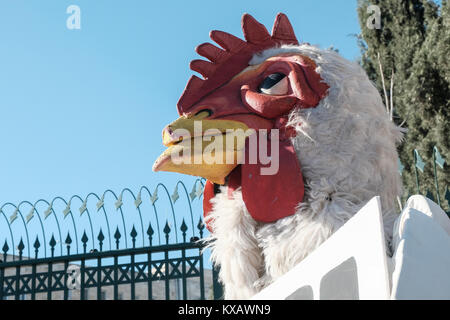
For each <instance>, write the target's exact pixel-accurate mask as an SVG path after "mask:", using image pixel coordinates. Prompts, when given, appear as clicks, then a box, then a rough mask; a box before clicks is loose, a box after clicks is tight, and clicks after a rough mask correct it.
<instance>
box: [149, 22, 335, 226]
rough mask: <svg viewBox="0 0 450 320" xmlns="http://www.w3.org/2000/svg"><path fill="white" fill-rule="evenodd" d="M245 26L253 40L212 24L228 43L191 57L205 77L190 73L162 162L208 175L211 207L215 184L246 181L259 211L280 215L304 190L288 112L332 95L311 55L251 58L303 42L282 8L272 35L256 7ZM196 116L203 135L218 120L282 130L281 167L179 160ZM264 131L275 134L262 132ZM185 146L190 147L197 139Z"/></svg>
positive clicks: (257, 214)
mask: <svg viewBox="0 0 450 320" xmlns="http://www.w3.org/2000/svg"><path fill="white" fill-rule="evenodd" d="M242 28H243V30H244V35H245V39H246V41H243V40H241V39H239V38H236V37H235V36H233V35H231V34H228V33H226V32H222V31H212V32H211V38H212V39H213V40H214V41H215V42H216V43H218V44H219V45H220V46H221V47H222V48H223V49H219V48H218V47H216V46H214V45H212V44H209V43H205V44H201V45H200V46H198V47H197V48H196V51H197V52H198V53H199V54H200V55H202V56H204V57H205V58H208V59H209V60H210V61H205V60H194V61H192V62H191V69H192V70H194V71H197V72H199V73H200V74H202V75H203V77H204V79H203V80H202V79H200V78H198V77H197V76H192V77H191V79H190V80H189V82H188V84H187V87H186V90H185V92H184V93H183V95H182V97H181V98H180V100H179V102H178V112H179V114H180V115H181V118H180V119H178V120H177V121H175V122H174V123H172V124H170V125H169V126H167V127H166V128H165V130H164V131H163V140H164V144H165V145H166V146H169V147H170V148H169V150H168V151H166V152H165V153H164V154H163V155H162V156H161V157H160V158H159V159H158V161H157V162H156V163H155V166H154V169H155V171H175V172H181V173H186V174H191V175H198V176H202V177H204V178H207V179H208V182H207V186H206V189H205V193H204V194H205V197H204V211H205V215H207V214H208V212H209V211H210V210H211V209H212V208H211V203H210V200H211V198H212V197H214V195H215V193H214V184H219V185H224V184H227V185H228V186H229V188H230V189H232V190H234V189H236V188H239V187H242V192H243V197H244V202H245V204H246V206H247V208H248V210H249V212H250V214H251V215H252V217H253V218H255V219H256V220H257V221H261V222H273V221H276V220H278V219H280V218H283V217H285V216H289V215H292V214H294V213H295V210H296V206H297V205H298V204H299V203H300V202H301V201H302V200H303V195H304V183H303V177H302V172H301V167H300V163H299V161H298V158H297V156H296V154H295V150H294V148H293V146H292V143H291V141H290V139H289V138H290V137H291V135H292V134H295V133H294V132H293V131H292V130H289V129H290V128H289V127H288V126H287V120H288V115H289V113H290V112H291V111H292V110H293V109H295V108H303V109H306V108H314V107H316V106H317V105H318V104H319V102H320V100H321V99H322V98H323V97H324V96H325V95H326V93H327V90H328V85H327V84H326V83H324V82H323V80H322V78H321V77H320V76H319V74H318V73H317V72H316V71H315V69H316V68H317V66H316V64H315V63H314V61H312V60H311V59H310V58H309V57H307V56H305V55H301V54H292V53H287V54H282V55H279V56H276V57H271V58H270V59H267V60H266V61H264V62H263V63H259V64H258V65H252V64H251V63H250V61H251V60H252V58H253V57H254V55H255V54H258V53H260V52H262V51H264V50H267V49H271V48H273V47H280V46H282V45H298V41H297V38H296V36H295V34H294V31H293V29H292V26H291V24H290V22H289V20H288V18H287V17H286V16H285V15H284V14H279V15H278V16H277V18H276V20H275V24H274V26H273V30H272V35H270V34H269V32H268V31H267V30H266V28H265V27H264V26H263V25H262V24H260V23H259V22H257V21H256V20H255V19H254V18H253V17H252V16H250V15H248V14H245V15H244V16H243V18H242ZM194 121H201V122H202V124H203V125H202V129H203V132H202V135H204V133H205V129H208V128H217V129H218V130H220V131H221V132H222V133H223V134H225V135H226V134H227V133H226V131H227V130H228V132H230V130H233V129H244V130H245V129H249V128H251V129H255V130H260V129H265V130H268V131H270V130H271V129H278V130H280V132H281V134H280V135H279V139H280V141H279V143H278V146H279V150H278V154H279V162H280V164H279V168H278V169H279V170H278V171H277V173H276V174H273V175H261V169H262V167H264V165H263V164H261V162H260V161H258V163H256V164H249V163H244V164H241V165H238V164H237V161H236V162H234V163H227V164H218V163H215V164H207V163H204V162H202V163H197V164H191V165H184V164H182V165H177V164H174V163H173V162H171V159H170V158H171V154H172V152H174V151H177V152H178V151H179V148H180V146H177V145H178V144H179V143H180V142H181V141H182V137H180V135H177V134H176V133H175V131H176V130H177V129H188V130H190V132H189V133H190V134H191V137H194V134H193V132H192V130H193V128H194V126H193V123H194ZM256 132H257V131H256ZM174 133H175V134H174ZM257 135H258V134H257ZM221 138H222V137H221ZM258 139H268V137H260V136H259V135H258ZM185 143H186V142H185ZM183 147H188V148H189V147H190V143H189V145H188V146H186V145H185V146H183ZM242 147H243V146H242ZM225 148H226V147H225V146H224V149H225ZM237 149H241V150H232V151H229V150H223V151H222V152H224V153H226V152H228V153H229V152H236V153H239V151H242V150H243V148H239V147H238V148H237ZM202 150H204V149H202ZM248 150H249V148H245V151H242V152H243V153H247V154H246V155H241V156H245V159H248V158H249V156H248ZM216 152H217V151H216ZM192 157H193V155H192ZM236 158H237V157H236ZM266 166H267V165H266ZM286 190H293V191H294V190H295V191H294V192H286Z"/></svg>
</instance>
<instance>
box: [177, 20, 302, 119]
mask: <svg viewBox="0 0 450 320" xmlns="http://www.w3.org/2000/svg"><path fill="white" fill-rule="evenodd" d="M242 30H243V31H244V37H245V40H246V41H244V40H241V39H239V38H237V37H235V36H233V35H231V34H229V33H226V32H223V31H211V33H210V37H211V39H212V40H213V41H214V42H216V43H217V44H218V45H219V46H220V47H222V48H223V49H221V48H218V47H216V46H214V45H212V44H210V43H203V44H201V45H199V46H198V47H197V48H196V51H197V53H198V54H199V55H201V56H203V57H205V58H207V59H208V60H210V61H205V60H193V61H192V62H191V64H190V68H191V69H192V70H193V71H196V72H198V73H200V74H201V75H202V76H203V77H204V79H200V78H199V77H197V76H192V77H191V78H190V79H189V82H188V84H187V85H186V89H185V90H184V92H183V94H182V96H181V98H180V100H179V101H178V112H179V113H180V114H183V113H188V112H189V109H190V108H191V107H192V106H193V105H194V104H195V103H196V102H198V101H199V100H200V99H202V98H203V97H204V96H206V95H207V94H209V93H210V92H212V91H213V90H215V89H217V88H219V87H220V86H222V85H224V84H225V83H227V82H228V81H230V80H231V79H232V78H233V77H234V76H235V75H236V74H238V73H239V72H241V71H242V70H243V69H245V68H246V67H247V66H248V63H249V61H250V59H251V58H252V57H253V55H254V54H255V53H258V52H261V51H263V50H266V49H270V48H273V47H276V46H280V45H283V44H294V45H298V40H297V38H296V37H295V34H294V30H293V28H292V25H291V23H290V22H289V19H288V18H287V16H286V15H284V14H282V13H279V14H278V15H277V17H276V19H275V23H274V26H273V29H272V35H270V34H269V32H268V31H267V29H266V28H265V27H264V25H262V24H261V23H259V22H258V21H256V20H255V18H253V17H252V16H251V15H249V14H247V13H246V14H244V15H243V16H242Z"/></svg>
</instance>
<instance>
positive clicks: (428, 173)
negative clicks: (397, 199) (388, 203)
mask: <svg viewBox="0 0 450 320" xmlns="http://www.w3.org/2000/svg"><path fill="white" fill-rule="evenodd" d="M369 5H376V6H378V7H379V8H380V9H381V27H380V28H379V29H372V28H369V27H368V26H367V20H368V19H370V18H371V16H372V12H370V11H369V12H368V10H367V9H368V6H369ZM358 15H359V20H360V25H361V31H362V32H361V35H360V36H359V45H360V48H361V53H362V57H361V64H362V66H363V67H364V69H365V70H366V71H367V73H368V75H369V77H370V78H371V79H372V80H373V81H374V83H375V84H376V86H377V87H378V89H379V91H380V93H381V95H382V96H383V97H385V91H384V88H383V85H382V76H381V72H380V65H381V66H382V68H383V74H384V78H385V88H386V95H387V96H388V99H387V100H388V101H389V100H390V99H391V96H392V99H393V105H394V116H393V120H394V121H395V122H396V123H397V124H398V125H402V126H403V127H404V128H406V129H407V130H408V131H407V133H406V136H405V141H404V142H403V143H402V144H401V145H400V147H399V154H400V159H401V161H402V163H403V165H404V167H405V169H404V171H403V180H404V186H405V195H407V194H417V186H416V175H415V172H416V170H415V158H414V150H415V149H416V150H418V152H419V154H420V156H421V157H422V159H423V161H424V162H425V164H426V165H425V168H424V173H422V172H420V170H418V178H419V185H420V193H422V194H424V195H425V194H426V193H427V191H430V192H431V193H432V194H433V197H434V199H436V198H437V192H436V188H435V178H434V166H433V152H434V151H433V148H434V146H437V148H438V150H439V152H440V154H441V155H442V156H443V158H445V160H446V161H448V162H450V139H449V136H450V119H449V108H450V68H449V62H448V57H449V55H450V5H449V3H448V0H443V1H440V4H438V3H436V2H435V1H431V0H358ZM392 75H393V77H392ZM391 78H392V79H393V92H391V83H390V82H391V81H390V80H391ZM385 100H386V99H385ZM386 103H387V104H388V105H389V103H388V102H386ZM437 176H438V184H439V193H440V199H441V204H442V206H443V207H444V208H445V209H447V210H448V209H449V208H448V206H447V203H446V201H445V199H444V197H445V190H446V187H447V186H449V187H450V166H449V165H448V163H446V165H445V166H444V169H441V168H440V167H439V166H438V167H437Z"/></svg>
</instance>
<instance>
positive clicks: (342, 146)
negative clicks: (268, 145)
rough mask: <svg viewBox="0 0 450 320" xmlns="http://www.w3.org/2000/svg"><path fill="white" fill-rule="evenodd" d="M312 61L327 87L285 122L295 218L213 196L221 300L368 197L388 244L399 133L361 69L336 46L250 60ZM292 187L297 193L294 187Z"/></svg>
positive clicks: (268, 278) (247, 291) (279, 267)
mask: <svg viewBox="0 0 450 320" xmlns="http://www.w3.org/2000/svg"><path fill="white" fill-rule="evenodd" d="M286 52H296V53H300V54H303V55H306V56H308V57H310V58H311V59H313V60H314V61H315V62H316V64H317V70H316V71H317V72H318V73H319V74H320V75H321V77H322V79H324V81H325V82H326V83H327V84H328V85H329V86H330V89H329V92H328V95H327V97H326V98H324V99H323V100H322V101H321V102H320V104H319V105H318V106H317V107H316V108H313V109H295V110H293V111H292V112H291V114H290V121H289V123H290V124H291V125H292V126H294V127H295V128H296V131H297V136H296V137H295V138H293V139H292V142H293V145H294V148H295V150H296V152H297V156H298V158H299V160H300V164H301V166H302V173H303V176H304V180H305V199H304V201H303V203H301V204H299V206H298V210H297V212H296V214H295V215H293V216H290V217H287V218H284V219H281V220H279V221H277V222H275V223H270V224H262V223H259V222H256V221H254V220H253V219H252V218H251V216H250V214H249V213H248V211H247V209H246V208H245V204H244V202H243V201H242V194H241V191H240V190H239V189H238V190H237V191H235V193H234V199H232V200H230V199H229V198H228V196H227V191H226V189H225V188H223V189H222V193H221V194H218V195H217V196H216V197H215V198H214V199H213V200H212V202H213V208H214V209H213V212H212V213H211V215H210V218H211V219H212V221H213V229H214V230H215V232H214V234H213V235H212V236H211V238H210V241H211V243H210V247H211V248H212V259H213V260H214V261H215V263H217V264H219V265H220V266H221V272H220V280H221V281H222V282H223V283H224V284H225V298H226V299H247V298H250V297H252V296H253V295H254V294H255V293H257V292H258V291H260V290H261V289H262V288H264V287H265V286H267V285H269V284H270V283H271V282H273V281H274V280H276V279H277V278H278V277H280V276H282V275H283V274H284V273H286V272H287V271H289V270H290V269H291V268H292V267H294V266H295V265H296V264H298V263H299V262H301V261H302V260H303V259H304V258H305V257H306V256H307V255H308V254H309V253H311V252H312V251H314V249H316V248H317V247H318V246H319V245H320V244H321V243H323V242H324V241H325V240H326V239H328V238H329V237H330V235H331V234H333V232H335V231H336V230H337V229H339V228H340V227H341V226H342V225H343V224H344V223H345V222H346V221H348V219H350V218H351V217H352V216H353V215H354V214H355V213H356V212H358V211H359V209H360V208H361V207H362V206H364V205H365V204H366V203H367V201H369V200H370V199H371V198H372V197H374V196H377V195H380V196H381V199H382V207H383V215H384V224H385V227H386V230H385V234H386V241H387V243H388V244H389V242H390V241H391V238H392V226H393V223H394V220H395V218H396V214H395V212H396V209H395V208H396V207H395V206H396V197H397V196H399V195H401V194H402V186H401V180H400V176H399V174H398V172H397V159H398V154H397V150H396V143H398V142H399V141H400V140H401V138H402V133H401V130H400V129H399V128H398V127H396V126H395V125H394V124H393V123H392V122H391V121H390V119H389V117H388V115H387V114H386V112H385V108H384V106H383V102H382V100H381V97H380V95H379V93H378V91H377V90H376V88H375V87H374V85H373V84H372V83H371V82H370V80H369V79H368V77H367V75H366V73H365V72H364V70H363V69H362V68H361V67H360V66H359V65H357V64H356V63H352V62H349V61H347V60H345V59H343V58H342V57H340V56H339V54H337V53H336V52H334V51H330V50H325V51H324V50H320V49H318V48H316V47H313V46H310V45H301V46H283V47H281V48H274V49H270V50H266V51H264V52H262V53H261V54H258V55H255V56H254V57H253V59H252V61H251V62H250V65H254V64H259V63H261V62H263V61H264V60H266V59H267V58H269V57H272V56H275V55H278V54H280V53H286ZM292 191H295V190H292Z"/></svg>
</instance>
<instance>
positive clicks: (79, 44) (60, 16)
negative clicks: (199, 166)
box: [0, 0, 359, 245]
mask: <svg viewBox="0 0 450 320" xmlns="http://www.w3.org/2000/svg"><path fill="white" fill-rule="evenodd" d="M72 4H75V5H78V6H79V7H80V9H81V30H69V29H67V27H66V19H67V18H68V16H69V15H68V14H67V13H66V8H67V7H68V6H69V5H72ZM245 12H248V13H250V14H252V15H253V16H254V17H255V18H256V19H258V20H259V21H261V22H262V23H264V24H265V25H266V27H267V28H268V29H269V30H270V29H271V28H272V23H273V20H274V18H275V15H276V14H277V13H278V12H284V13H286V14H287V15H288V17H289V18H290V20H291V22H292V24H293V26H294V29H295V31H296V34H297V36H298V38H299V39H300V40H302V41H306V42H310V43H311V44H318V45H320V46H321V47H323V48H328V47H329V46H331V45H333V46H334V47H335V48H338V49H339V51H340V53H341V54H342V55H343V56H344V57H346V58H348V59H350V60H355V59H357V57H358V55H359V49H358V47H357V45H356V40H355V39H354V38H353V37H351V36H350V34H353V33H358V32H359V24H358V20H357V13H356V1H354V0H346V1H335V0H321V1H317V0H315V1H313V0H295V1H293V0H291V1H283V0H278V1H275V2H274V1H266V0H257V1H254V0H246V1H222V2H218V1H203V0H202V1H171V0H166V1H158V2H156V1H144V0H141V1H138V0H132V1H130V0H128V1H123V0H121V1H106V0H70V1H66V0H58V1H50V0H46V1H31V0H28V1H24V0H2V1H1V2H0V30H1V32H0V88H1V89H0V150H1V151H0V205H1V204H3V203H5V202H13V203H17V202H20V201H21V200H30V201H32V202H33V201H35V200H37V199H40V198H44V199H49V200H50V199H52V198H53V197H55V196H62V197H64V198H68V197H70V196H71V195H73V194H79V195H82V196H85V195H87V194H88V193H89V192H96V193H102V192H103V191H104V190H106V189H108V188H110V189H112V190H114V191H120V190H121V189H122V188H125V187H128V188H130V189H131V190H133V191H135V190H136V191H137V190H138V188H139V187H140V186H142V185H146V186H148V187H149V189H151V190H153V189H154V188H155V186H156V184H157V183H158V182H163V183H165V184H166V185H167V186H168V187H169V189H170V191H172V190H173V188H174V185H175V182H176V181H177V180H178V179H182V180H183V181H185V182H186V184H187V185H188V186H189V187H190V186H191V185H192V183H193V181H194V178H190V177H186V176H181V175H178V174H170V173H153V172H152V171H151V167H152V164H153V162H154V160H155V159H156V158H157V157H158V155H159V154H160V153H161V152H162V151H163V150H164V147H163V146H162V144H161V131H162V129H163V127H164V126H165V125H166V124H168V123H170V122H171V121H173V120H174V119H176V118H177V112H176V108H175V106H176V102H177V100H178V98H179V96H180V94H181V93H182V91H183V88H184V86H185V85H186V81H187V79H188V78H189V76H190V75H191V74H192V72H191V71H190V70H189V68H188V65H189V61H190V60H192V59H194V58H197V56H196V54H195V52H194V48H195V47H196V46H197V45H198V44H200V43H202V42H206V41H208V40H209V39H208V34H209V31H210V30H212V29H219V30H223V31H227V32H230V33H232V34H234V35H237V36H239V37H242V31H241V30H240V18H241V16H242V14H243V13H245ZM189 191H190V190H189ZM195 208H196V210H199V208H200V206H196V207H195ZM2 223H3V222H2ZM1 228H2V227H1V224H0V230H1ZM0 241H1V239H0ZM0 245H1V244H0Z"/></svg>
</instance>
